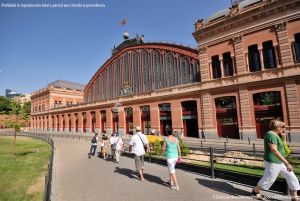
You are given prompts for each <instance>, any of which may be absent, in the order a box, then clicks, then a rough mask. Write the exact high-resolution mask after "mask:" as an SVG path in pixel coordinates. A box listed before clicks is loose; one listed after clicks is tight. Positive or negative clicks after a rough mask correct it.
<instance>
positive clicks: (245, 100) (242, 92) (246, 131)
mask: <svg viewBox="0 0 300 201" xmlns="http://www.w3.org/2000/svg"><path fill="white" fill-rule="evenodd" d="M238 95H239V105H240V106H241V107H240V119H239V121H240V122H241V124H242V125H243V126H242V128H239V130H240V132H242V135H243V139H248V137H249V138H250V139H257V134H256V125H255V124H256V123H255V122H253V123H252V121H251V114H252V113H253V112H254V111H251V108H250V101H252V97H251V96H250V95H249V92H248V89H247V88H246V87H241V88H239V94H238Z"/></svg>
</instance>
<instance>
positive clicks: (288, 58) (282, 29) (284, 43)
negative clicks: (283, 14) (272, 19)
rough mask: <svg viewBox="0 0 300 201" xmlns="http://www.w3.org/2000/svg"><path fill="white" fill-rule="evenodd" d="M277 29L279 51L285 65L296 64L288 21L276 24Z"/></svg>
mask: <svg viewBox="0 0 300 201" xmlns="http://www.w3.org/2000/svg"><path fill="white" fill-rule="evenodd" d="M275 30H276V34H277V38H278V45H279V53H280V56H279V57H280V58H281V63H282V66H283V67H286V66H291V65H293V64H294V61H293V53H292V49H291V45H290V43H289V37H288V32H287V22H282V23H279V24H276V25H275Z"/></svg>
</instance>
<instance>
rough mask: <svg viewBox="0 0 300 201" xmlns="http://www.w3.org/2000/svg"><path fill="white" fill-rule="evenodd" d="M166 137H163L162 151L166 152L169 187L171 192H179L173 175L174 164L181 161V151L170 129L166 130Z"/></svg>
mask: <svg viewBox="0 0 300 201" xmlns="http://www.w3.org/2000/svg"><path fill="white" fill-rule="evenodd" d="M166 132H167V135H168V136H167V137H164V141H163V145H162V151H166V157H167V164H168V170H169V176H170V186H171V189H172V190H180V188H179V185H178V182H177V178H176V174H175V165H176V162H177V161H179V160H181V151H180V146H179V143H178V139H177V138H176V137H174V136H173V130H172V128H168V130H166Z"/></svg>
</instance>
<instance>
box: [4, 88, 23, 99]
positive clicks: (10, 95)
mask: <svg viewBox="0 0 300 201" xmlns="http://www.w3.org/2000/svg"><path fill="white" fill-rule="evenodd" d="M20 95H22V94H20V93H17V92H15V91H13V90H11V89H6V90H5V97H6V98H13V97H16V96H20Z"/></svg>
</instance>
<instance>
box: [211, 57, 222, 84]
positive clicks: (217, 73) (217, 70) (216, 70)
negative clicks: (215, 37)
mask: <svg viewBox="0 0 300 201" xmlns="http://www.w3.org/2000/svg"><path fill="white" fill-rule="evenodd" d="M211 62H212V72H213V79H218V78H221V64H220V60H219V55H216V56H213V57H211Z"/></svg>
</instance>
